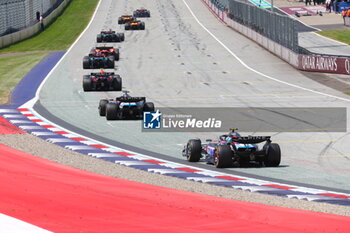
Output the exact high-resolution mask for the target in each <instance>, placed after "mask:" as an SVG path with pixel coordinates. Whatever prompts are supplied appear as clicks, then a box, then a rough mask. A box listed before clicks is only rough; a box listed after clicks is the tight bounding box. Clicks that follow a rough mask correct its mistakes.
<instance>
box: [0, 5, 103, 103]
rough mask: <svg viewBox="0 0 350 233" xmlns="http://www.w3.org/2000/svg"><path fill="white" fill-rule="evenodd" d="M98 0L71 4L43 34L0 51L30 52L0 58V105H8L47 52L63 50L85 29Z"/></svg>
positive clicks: (2, 52) (10, 52)
mask: <svg viewBox="0 0 350 233" xmlns="http://www.w3.org/2000/svg"><path fill="white" fill-rule="evenodd" d="M97 3H98V0H72V1H71V3H70V4H69V5H68V6H67V8H66V9H65V10H64V11H63V13H62V14H61V15H60V16H59V17H58V18H57V19H56V20H55V21H54V22H53V23H52V24H51V25H49V26H48V27H47V28H46V29H45V30H44V31H43V32H41V33H39V34H37V35H36V36H33V37H32V38H30V39H27V40H24V41H21V42H18V43H16V44H14V45H11V46H9V47H7V48H3V49H0V54H14V53H21V52H29V53H31V52H34V51H40V52H39V53H31V54H27V55H22V54H21V55H20V54H18V55H16V56H8V57H2V58H0V64H1V66H0V104H6V103H7V102H8V99H9V96H10V94H11V91H12V90H13V89H14V87H15V86H16V85H17V83H18V82H19V81H20V80H21V79H22V78H23V77H24V75H25V74H26V73H28V72H29V71H30V70H31V69H32V68H33V67H34V66H35V65H36V64H38V63H39V62H40V61H41V60H42V59H43V58H44V57H45V56H47V54H48V52H49V51H57V50H67V49H68V47H69V46H70V45H71V44H72V43H73V42H74V41H75V39H76V38H77V37H78V36H79V35H80V33H81V32H82V31H83V30H84V28H85V27H86V26H87V24H88V22H89V21H90V18H91V16H92V14H93V12H94V10H95V7H96V5H97Z"/></svg>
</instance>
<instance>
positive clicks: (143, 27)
mask: <svg viewBox="0 0 350 233" xmlns="http://www.w3.org/2000/svg"><path fill="white" fill-rule="evenodd" d="M140 28H141V30H145V23H143V22H142V23H141V26H140Z"/></svg>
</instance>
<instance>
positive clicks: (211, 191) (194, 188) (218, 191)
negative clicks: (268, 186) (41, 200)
mask: <svg viewBox="0 0 350 233" xmlns="http://www.w3.org/2000/svg"><path fill="white" fill-rule="evenodd" d="M0 143H1V144H4V145H7V146H10V147H12V148H15V149H18V150H21V151H24V152H26V153H29V154H32V155H35V156H39V157H41V158H44V159H48V160H51V161H54V162H57V163H60V164H64V165H67V166H71V167H75V168H78V169H82V170H86V171H90V172H94V173H99V174H103V175H107V176H112V177H117V178H121V179H126V180H130V181H136V182H141V183H145V184H151V185H157V186H163V187H167V188H172V189H179V190H184V191H188V192H195V193H201V194H206V195H211V196H217V197H222V198H227V199H234V200H241V201H246V202H257V203H262V204H267V205H273V206H282V207H287V208H297V209H302V210H309V211H315V212H322V213H330V214H336V215H343V216H350V207H345V206H340V205H332V204H325V203H317V202H311V201H303V200H296V199H287V198H281V197H278V196H271V195H264V194H259V193H252V192H248V191H242V190H235V189H232V188H227V187H220V186H216V185H211V184H204V183H198V182H194V181H188V180H184V179H180V178H175V177H170V176H164V175H159V174H155V173H149V172H145V171H142V170H138V169H134V168H130V167H125V166H121V165H118V164H114V163H111V162H106V161H103V160H101V159H96V158H92V157H89V156H87V155H83V154H80V153H77V152H73V151H70V150H67V149H64V148H62V147H60V146H57V145H54V144H51V143H48V142H46V141H44V140H42V139H40V138H37V137H35V136H33V135H30V134H8V135H0ZM218 208H220V207H218Z"/></svg>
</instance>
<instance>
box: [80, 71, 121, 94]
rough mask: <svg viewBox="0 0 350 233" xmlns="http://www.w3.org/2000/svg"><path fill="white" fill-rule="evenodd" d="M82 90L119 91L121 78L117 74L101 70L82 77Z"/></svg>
mask: <svg viewBox="0 0 350 233" xmlns="http://www.w3.org/2000/svg"><path fill="white" fill-rule="evenodd" d="M83 89H84V91H121V90H122V79H121V77H120V76H119V75H118V74H114V73H113V72H111V73H108V72H104V71H101V72H100V73H91V74H90V75H84V77H83Z"/></svg>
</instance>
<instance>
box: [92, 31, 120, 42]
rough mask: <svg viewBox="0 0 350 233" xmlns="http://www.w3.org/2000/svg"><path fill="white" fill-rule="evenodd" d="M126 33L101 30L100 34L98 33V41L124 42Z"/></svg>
mask: <svg viewBox="0 0 350 233" xmlns="http://www.w3.org/2000/svg"><path fill="white" fill-rule="evenodd" d="M124 39H125V36H124V33H116V32H115V31H112V30H109V31H101V33H100V34H97V37H96V41H97V43H101V42H122V41H124Z"/></svg>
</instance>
